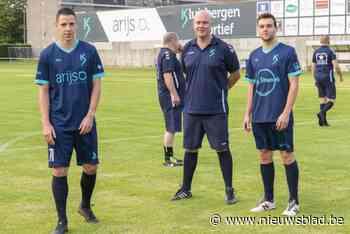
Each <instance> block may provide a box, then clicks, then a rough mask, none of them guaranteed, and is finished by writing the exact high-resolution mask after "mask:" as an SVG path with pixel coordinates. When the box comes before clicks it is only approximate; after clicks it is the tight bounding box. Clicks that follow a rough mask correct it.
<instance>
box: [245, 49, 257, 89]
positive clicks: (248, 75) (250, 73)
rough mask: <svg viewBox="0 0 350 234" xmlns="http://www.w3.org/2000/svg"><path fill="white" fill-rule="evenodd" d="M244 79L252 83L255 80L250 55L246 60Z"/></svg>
mask: <svg viewBox="0 0 350 234" xmlns="http://www.w3.org/2000/svg"><path fill="white" fill-rule="evenodd" d="M245 80H246V81H248V82H249V83H252V84H254V83H255V81H256V79H255V72H254V68H253V65H252V55H250V56H249V58H248V59H247V60H246V70H245Z"/></svg>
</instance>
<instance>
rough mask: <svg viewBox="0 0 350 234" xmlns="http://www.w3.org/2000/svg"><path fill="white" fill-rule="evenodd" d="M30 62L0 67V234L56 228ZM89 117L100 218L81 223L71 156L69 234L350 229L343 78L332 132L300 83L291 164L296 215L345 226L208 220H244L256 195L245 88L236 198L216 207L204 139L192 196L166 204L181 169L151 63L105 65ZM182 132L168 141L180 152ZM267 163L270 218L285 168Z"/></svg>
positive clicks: (233, 116)
mask: <svg viewBox="0 0 350 234" xmlns="http://www.w3.org/2000/svg"><path fill="white" fill-rule="evenodd" d="M35 66H36V65H35V64H31V63H5V62H2V63H0V79H1V86H0V95H1V105H0V113H1V118H0V149H1V150H0V160H1V164H0V175H1V176H0V216H1V218H0V233H28V234H29V233H50V232H51V231H52V229H53V228H54V226H55V224H56V213H55V209H54V203H53V200H52V195H51V184H50V183H51V176H50V170H49V169H48V168H47V150H46V147H45V143H44V140H43V137H42V136H41V125H40V115H39V112H38V107H37V87H36V86H35V85H34V84H33V77H34V73H35ZM107 72H108V76H107V77H106V78H105V79H104V80H103V95H102V98H101V102H100V106H99V109H98V114H97V121H98V130H99V141H100V145H99V146H100V159H101V164H100V168H99V173H98V180H97V187H96V190H95V194H94V198H93V203H95V204H96V206H95V207H94V209H95V211H96V214H97V215H98V217H99V219H100V220H101V223H100V224H98V225H88V224H86V223H84V222H83V220H82V219H81V217H80V216H79V215H78V214H77V212H76V208H77V206H78V204H79V201H80V187H79V179H80V170H81V169H80V168H79V167H77V166H75V159H74V157H75V156H73V160H72V166H71V169H70V176H69V185H70V188H69V189H70V190H69V197H68V217H69V221H70V223H69V228H70V232H69V233H81V234H83V233H84V234H85V233H101V234H106V233H151V234H153V233H179V234H180V233H181V234H182V233H350V226H349V222H350V211H349V210H350V205H349V197H350V180H349V171H350V163H349V157H350V155H349V151H350V143H349V142H350V134H349V131H350V111H349V110H350V109H349V106H348V103H349V100H350V76H349V74H346V75H345V80H346V81H345V82H344V83H342V84H340V83H338V90H337V91H338V93H337V95H338V99H337V104H336V106H335V107H334V109H333V110H332V111H331V112H330V113H329V122H330V124H331V125H332V127H331V128H319V127H318V126H317V124H316V119H315V113H316V112H317V111H318V108H319V105H318V99H317V98H316V90H315V88H314V86H313V81H312V78H311V76H310V74H308V73H307V74H305V75H303V77H302V80H301V88H300V94H299V97H298V100H297V103H296V107H295V119H296V127H295V145H296V147H295V148H296V156H297V158H298V161H299V165H300V179H301V180H300V200H301V207H302V213H301V215H313V216H322V215H327V216H329V215H331V214H333V215H335V216H337V217H344V219H345V225H336V226H330V225H323V226H322V225H319V226H317V225H315V226H313V225H304V226H302V225H298V226H290V225H265V226H262V225H225V224H220V225H218V226H216V227H213V226H211V225H210V224H209V217H210V215H212V214H214V213H219V214H221V215H222V216H223V217H224V216H252V215H253V214H252V213H250V212H249V209H250V208H252V207H253V206H254V205H255V204H256V201H257V200H258V199H259V198H260V197H261V194H262V185H261V179H260V174H259V162H258V157H257V152H256V150H255V145H254V141H253V137H252V135H248V134H246V133H244V132H243V130H242V129H241V125H242V124H241V123H242V118H243V112H244V108H245V96H246V90H247V89H246V84H245V82H243V81H240V82H239V83H238V85H237V86H236V87H235V88H233V90H231V92H230V102H229V103H230V129H231V130H230V141H231V149H232V152H233V154H234V156H235V161H234V184H235V187H236V189H237V195H238V198H239V200H240V202H239V203H237V204H236V205H234V206H227V205H225V204H224V193H223V181H222V178H221V174H220V169H219V164H218V159H217V156H216V154H215V152H214V151H212V150H211V149H210V148H209V147H208V143H207V142H206V141H205V144H204V146H203V148H202V149H201V151H200V154H199V164H198V168H197V171H196V174H195V178H194V181H193V191H192V192H193V194H194V197H193V199H191V200H187V201H180V202H176V203H173V202H170V201H169V200H170V198H171V197H172V195H173V194H174V192H175V191H176V190H177V189H178V186H179V184H180V182H181V175H182V169H181V168H171V169H169V168H164V167H162V166H161V162H162V145H161V142H162V134H163V120H162V114H161V112H160V109H159V105H158V100H157V94H156V81H155V72H154V71H153V70H152V69H128V70H126V69H124V70H123V69H122V70H118V69H107ZM181 142H182V135H179V136H178V137H177V139H176V149H175V152H176V153H177V155H180V157H181V156H182V154H183V149H182V147H181V145H182V144H181ZM275 161H276V181H275V187H276V188H275V191H276V193H275V194H276V203H277V209H276V210H275V211H273V212H270V213H266V214H262V215H272V216H279V215H280V214H281V213H282V211H283V209H284V208H285V206H286V201H287V199H288V192H287V185H286V179H285V175H284V168H283V166H282V165H281V160H280V158H279V155H278V154H276V156H275Z"/></svg>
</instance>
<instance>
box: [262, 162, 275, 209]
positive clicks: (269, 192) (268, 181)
mask: <svg viewBox="0 0 350 234" xmlns="http://www.w3.org/2000/svg"><path fill="white" fill-rule="evenodd" d="M260 173H261V177H262V180H263V184H264V191H265V200H267V201H270V202H273V184H274V181H275V167H274V164H273V162H271V163H269V164H260Z"/></svg>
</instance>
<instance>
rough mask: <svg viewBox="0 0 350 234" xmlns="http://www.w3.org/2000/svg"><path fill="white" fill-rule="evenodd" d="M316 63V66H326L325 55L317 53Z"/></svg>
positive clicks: (326, 57)
mask: <svg viewBox="0 0 350 234" xmlns="http://www.w3.org/2000/svg"><path fill="white" fill-rule="evenodd" d="M316 63H317V65H327V64H328V55H327V53H317V54H316Z"/></svg>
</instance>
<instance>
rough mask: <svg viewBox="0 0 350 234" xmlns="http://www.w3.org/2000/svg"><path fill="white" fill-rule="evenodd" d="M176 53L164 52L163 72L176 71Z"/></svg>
mask: <svg viewBox="0 0 350 234" xmlns="http://www.w3.org/2000/svg"><path fill="white" fill-rule="evenodd" d="M175 59H176V55H175V54H171V53H170V52H169V51H165V52H164V56H163V58H162V60H161V61H162V68H163V73H167V72H174V71H175V64H176V61H175Z"/></svg>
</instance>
